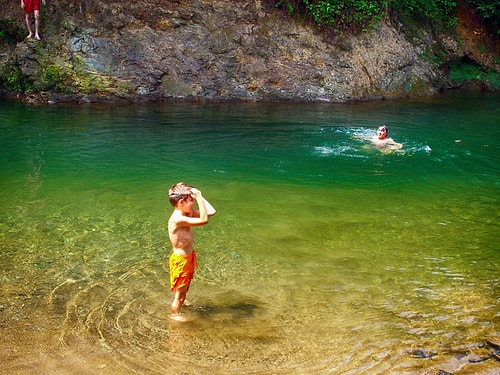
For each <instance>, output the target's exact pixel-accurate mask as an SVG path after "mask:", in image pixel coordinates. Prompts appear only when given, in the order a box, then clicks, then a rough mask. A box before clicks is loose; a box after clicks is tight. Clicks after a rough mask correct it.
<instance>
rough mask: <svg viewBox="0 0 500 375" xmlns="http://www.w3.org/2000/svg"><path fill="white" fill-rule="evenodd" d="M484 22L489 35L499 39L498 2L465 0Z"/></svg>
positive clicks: (499, 15) (499, 13)
mask: <svg viewBox="0 0 500 375" xmlns="http://www.w3.org/2000/svg"><path fill="white" fill-rule="evenodd" d="M467 3H469V4H470V5H471V6H472V7H473V8H474V9H475V11H476V13H477V14H478V15H479V16H480V17H481V18H482V19H483V20H484V23H485V24H486V26H487V27H488V30H489V31H490V33H491V34H492V35H493V36H495V37H500V1H499V0H497V1H492V0H467Z"/></svg>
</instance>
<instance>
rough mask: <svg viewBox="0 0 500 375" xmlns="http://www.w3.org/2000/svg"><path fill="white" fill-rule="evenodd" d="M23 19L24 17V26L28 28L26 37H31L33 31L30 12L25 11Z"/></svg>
mask: <svg viewBox="0 0 500 375" xmlns="http://www.w3.org/2000/svg"><path fill="white" fill-rule="evenodd" d="M25 19H26V27H27V28H28V32H29V34H28V36H27V38H31V37H33V31H31V14H30V13H25Z"/></svg>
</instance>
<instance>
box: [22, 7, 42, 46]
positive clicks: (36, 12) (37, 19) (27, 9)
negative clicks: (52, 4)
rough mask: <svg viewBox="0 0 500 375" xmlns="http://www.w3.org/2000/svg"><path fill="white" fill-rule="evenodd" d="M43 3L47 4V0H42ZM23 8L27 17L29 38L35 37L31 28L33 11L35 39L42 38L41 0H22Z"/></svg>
mask: <svg viewBox="0 0 500 375" xmlns="http://www.w3.org/2000/svg"><path fill="white" fill-rule="evenodd" d="M42 4H43V5H45V0H42ZM21 8H23V10H24V15H25V18H26V26H27V27H28V32H29V34H28V39H29V38H32V37H33V31H32V30H31V13H33V15H34V17H35V39H37V40H40V34H39V31H38V29H39V28H40V0H21Z"/></svg>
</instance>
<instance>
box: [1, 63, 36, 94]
mask: <svg viewBox="0 0 500 375" xmlns="http://www.w3.org/2000/svg"><path fill="white" fill-rule="evenodd" d="M0 73H1V74H0V85H1V86H3V87H4V88H5V89H6V90H7V91H11V92H27V91H29V90H31V88H32V87H33V82H32V81H31V80H29V79H27V78H26V76H25V75H24V74H23V73H22V72H21V69H19V67H18V66H17V65H15V64H6V65H4V67H3V71H2V72H0Z"/></svg>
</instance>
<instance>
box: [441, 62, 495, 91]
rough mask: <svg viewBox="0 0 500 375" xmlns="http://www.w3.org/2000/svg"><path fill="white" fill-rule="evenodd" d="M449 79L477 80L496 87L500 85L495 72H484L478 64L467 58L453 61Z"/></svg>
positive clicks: (459, 80)
mask: <svg viewBox="0 0 500 375" xmlns="http://www.w3.org/2000/svg"><path fill="white" fill-rule="evenodd" d="M450 80H451V81H455V82H464V81H471V80H478V81H481V82H489V83H491V85H493V86H494V87H497V88H498V87H500V80H499V79H498V73H497V72H494V71H489V72H486V71H485V70H484V69H482V68H481V66H480V65H478V64H477V63H475V62H474V61H472V60H470V59H467V58H463V59H460V60H458V61H455V62H454V63H453V64H451V65H450Z"/></svg>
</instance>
